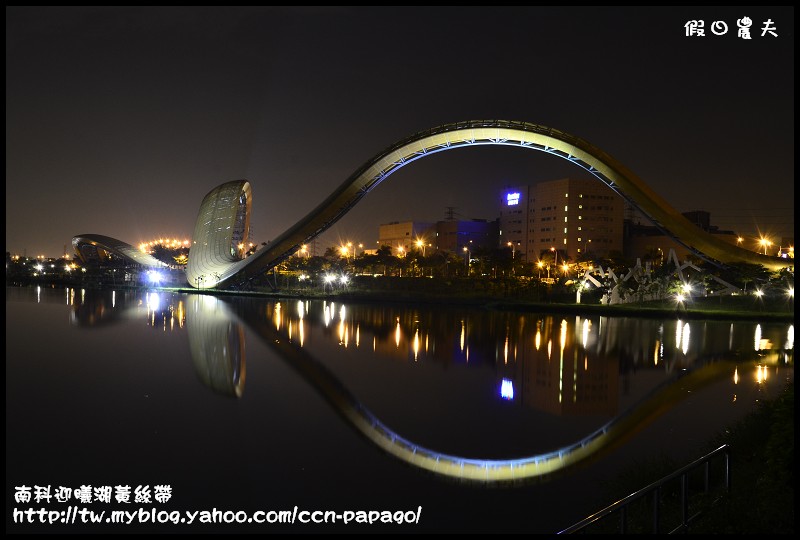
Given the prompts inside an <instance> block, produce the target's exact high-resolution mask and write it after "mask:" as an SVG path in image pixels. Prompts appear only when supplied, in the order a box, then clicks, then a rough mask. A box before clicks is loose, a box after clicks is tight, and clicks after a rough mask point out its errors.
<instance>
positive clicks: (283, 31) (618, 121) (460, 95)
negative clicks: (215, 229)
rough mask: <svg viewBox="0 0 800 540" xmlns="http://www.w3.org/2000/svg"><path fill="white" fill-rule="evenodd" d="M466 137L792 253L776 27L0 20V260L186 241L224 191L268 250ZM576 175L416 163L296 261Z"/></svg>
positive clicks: (679, 13)
mask: <svg viewBox="0 0 800 540" xmlns="http://www.w3.org/2000/svg"><path fill="white" fill-rule="evenodd" d="M745 16H747V17H749V18H750V19H752V21H753V25H752V27H751V35H752V39H751V40H749V41H748V40H743V39H740V38H738V37H737V26H736V21H737V19H740V18H742V17H745ZM690 19H703V20H704V21H705V31H706V36H705V37H693V38H690V37H686V35H685V29H684V24H685V23H686V22H687V21H688V20H690ZM768 19H771V20H772V22H773V23H774V27H775V31H776V32H777V34H778V36H777V37H773V36H771V35H769V34H767V35H766V36H763V37H762V35H761V34H762V28H763V26H764V22H765V21H767V20H768ZM717 20H722V21H725V22H726V23H727V24H728V26H729V30H728V33H727V34H725V35H722V36H715V35H713V34H712V33H711V32H710V26H711V23H712V21H717ZM471 119H506V120H521V121H527V122H532V123H535V124H542V125H545V126H549V127H554V128H557V129H560V130H562V131H565V132H567V133H570V134H573V135H576V136H578V137H581V138H583V139H586V140H587V141H589V142H590V143H592V144H594V145H595V146H598V147H600V148H601V149H603V150H605V151H606V152H608V153H609V154H611V155H612V156H614V157H615V158H617V159H618V160H620V161H621V162H623V163H624V164H625V165H627V166H628V167H629V168H630V169H632V170H633V171H634V172H635V173H636V174H638V175H639V176H640V177H641V178H642V179H644V180H645V182H647V183H648V184H649V185H651V186H652V188H653V189H654V190H655V191H656V192H657V193H659V194H660V195H662V196H663V197H664V198H665V199H666V200H667V201H669V202H670V203H671V204H672V205H673V206H674V207H675V208H677V209H678V210H680V211H690V210H701V209H702V210H708V211H710V212H711V219H712V224H716V225H719V226H720V227H722V228H725V229H733V230H735V231H736V232H738V233H740V234H743V235H745V236H748V237H753V236H756V235H757V234H758V233H759V232H761V233H767V234H770V235H772V236H773V237H774V238H775V239H776V240H778V241H779V237H780V236H787V237H788V236H792V237H793V236H794V9H793V8H791V7H769V6H758V7H741V8H740V7H735V8H730V7H680V8H586V7H564V8H536V7H531V8H425V7H406V8H352V7H351V8H345V7H329V8H312V7H305V8H274V7H232V8H227V7H223V8H219V7H217V8H213V7H212V8H203V7H200V8H198V7H189V8H179V7H176V8H159V7H155V8H154V7H128V8H118V7H77V8H76V7H6V250H7V251H10V252H12V253H19V254H22V253H23V251H26V253H27V255H28V256H33V255H38V254H44V255H47V256H57V255H59V254H60V253H61V252H62V250H63V246H64V245H67V247H68V248H69V244H70V241H71V239H72V237H73V236H75V235H78V234H85V233H97V234H105V235H108V236H113V237H115V238H119V239H121V240H124V241H126V242H129V243H131V244H137V243H139V242H140V241H145V240H151V239H153V238H158V237H159V236H165V235H169V236H177V237H179V238H181V239H183V238H189V236H190V235H191V234H192V231H193V228H194V222H195V219H196V214H197V210H198V208H199V205H200V201H201V200H202V198H203V197H204V196H205V195H206V193H208V192H209V191H210V190H211V189H213V188H214V187H215V186H217V185H219V184H221V183H223V182H226V181H229V180H236V179H241V178H246V179H248V180H249V181H250V182H251V184H252V187H253V219H252V239H253V240H254V241H256V242H259V243H260V242H263V241H268V240H271V239H272V238H274V237H275V236H277V235H278V234H280V233H281V232H283V231H284V230H285V229H286V228H288V227H289V226H291V225H292V224H293V223H294V222H295V221H297V220H299V219H300V218H302V217H303V216H305V215H306V214H307V213H308V212H309V211H310V210H311V209H313V208H314V207H315V206H317V204H319V203H320V202H321V201H322V200H323V199H324V198H325V197H326V196H327V195H328V194H329V193H330V192H331V191H333V190H334V189H335V188H336V187H338V186H339V185H340V184H341V183H342V182H343V181H344V180H345V179H346V178H347V177H348V176H349V175H350V174H351V173H352V172H353V171H355V170H356V169H357V168H358V167H359V166H361V165H362V164H363V163H364V162H366V161H368V160H369V159H370V158H372V157H373V156H374V155H375V154H377V153H378V152H380V151H382V150H383V149H384V148H386V147H388V146H389V145H391V144H393V143H394V142H396V141H398V140H400V139H402V138H404V137H406V136H408V135H411V134H413V133H415V132H418V131H422V130H426V129H428V128H431V127H434V126H437V125H440V124H445V123H450V122H457V121H462V120H471ZM584 174H585V173H583V171H581V170H580V169H578V168H577V167H574V166H572V165H570V164H569V163H567V162H566V161H564V160H560V159H557V158H554V157H552V156H547V155H544V154H542V153H539V152H534V151H522V150H520V149H511V148H502V147H491V148H478V149H473V150H469V151H468V150H465V149H459V150H453V151H451V152H445V153H441V154H437V155H434V156H431V157H428V158H426V159H423V160H420V161H418V162H415V163H414V164H412V165H410V166H407V167H405V168H403V169H402V170H401V171H399V172H397V173H395V174H394V175H392V176H391V177H390V178H389V179H388V180H387V181H386V182H384V183H383V184H381V185H380V186H378V187H377V188H376V189H375V190H374V191H373V192H372V193H370V194H369V195H368V196H367V197H366V198H365V199H364V200H362V201H361V203H359V205H358V206H357V207H356V208H355V209H354V210H353V211H352V212H351V213H350V214H348V215H347V216H346V217H345V218H343V219H342V220H341V221H339V222H338V223H337V224H336V225H335V226H334V227H333V228H332V229H331V230H330V232H329V233H326V235H325V236H324V237H323V238H322V239H321V240H322V241H321V242H320V246H319V248H318V249H319V250H320V251H321V250H322V249H324V247H325V246H327V245H330V244H332V243H334V242H336V241H337V239H339V238H341V239H342V240H350V241H353V242H355V243H358V242H362V243H364V244H365V247H374V245H375V242H376V240H377V235H378V225H379V224H380V223H387V222H390V221H404V220H411V219H415V220H420V221H436V220H439V219H443V218H444V217H445V210H446V207H448V206H453V207H456V211H457V212H458V213H459V214H460V215H461V217H462V218H465V219H468V218H487V219H494V218H496V217H497V216H498V215H499V208H498V206H497V203H496V201H497V199H498V196H499V194H498V191H499V189H500V188H502V187H503V186H506V185H514V184H527V183H535V182H537V181H541V180H552V179H556V178H562V177H565V176H584Z"/></svg>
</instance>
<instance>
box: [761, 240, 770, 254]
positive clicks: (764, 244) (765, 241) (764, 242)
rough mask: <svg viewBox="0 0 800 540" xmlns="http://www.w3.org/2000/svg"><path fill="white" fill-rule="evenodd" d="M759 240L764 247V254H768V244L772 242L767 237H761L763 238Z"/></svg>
mask: <svg viewBox="0 0 800 540" xmlns="http://www.w3.org/2000/svg"><path fill="white" fill-rule="evenodd" d="M758 242H759V243H760V244H761V245H762V246H763V247H764V255H766V254H767V246H771V245H772V242H770V241H769V240H767V239H766V238H761V240H759V241H758Z"/></svg>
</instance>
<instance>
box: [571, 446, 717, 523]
mask: <svg viewBox="0 0 800 540" xmlns="http://www.w3.org/2000/svg"><path fill="white" fill-rule="evenodd" d="M730 455H731V453H730V446H729V445H727V444H725V445H722V446H720V447H719V448H717V449H716V450H714V451H713V452H710V453H708V454H706V455H705V456H703V457H701V458H700V459H697V460H695V461H693V462H692V463H690V464H688V465H686V466H685V467H683V468H681V469H678V470H677V471H675V472H674V473H672V474H670V475H669V476H665V477H664V478H662V479H661V480H658V481H656V482H654V483H652V484H650V485H649V486H647V487H645V488H643V489H640V490H639V491H637V492H635V493H632V494H630V495H628V496H627V497H625V498H624V499H620V500H619V501H617V502H615V503H614V504H612V505H610V506H607V507H606V508H604V509H602V510H600V511H599V512H597V513H595V514H592V515H591V516H589V517H587V518H585V519H583V520H581V521H579V522H578V523H576V524H575V525H572V526H571V527H568V528H566V529H564V530H563V531H561V532H559V533H558V534H572V533H578V532H587V531H586V529H587V527H589V526H590V525H592V524H596V523H597V522H599V521H600V520H602V519H603V518H606V517H609V516H611V515H613V514H619V524H618V530H617V532H618V533H621V534H625V533H627V532H628V526H629V522H630V512H629V509H630V506H631V505H632V504H633V503H636V502H639V501H641V500H642V499H644V498H645V497H647V496H652V506H653V508H652V513H653V514H652V519H653V530H652V532H653V533H654V534H658V533H660V532H662V531H661V523H660V522H661V520H662V510H663V508H662V506H663V505H664V504H665V503H664V501H663V500H662V495H663V492H664V486H665V484H667V483H669V482H671V481H673V480H676V479H680V494H679V501H678V502H679V505H680V524H679V525H678V526H677V527H675V528H674V529H672V530H671V531H669V533H670V534H673V533H676V532H680V531H684V530H686V529H687V528H688V527H689V524H690V523H691V522H692V521H693V520H695V519H696V518H697V517H699V516H700V514H701V513H702V510H698V511H696V512H695V513H693V514H691V515H690V512H689V499H690V498H691V494H690V490H689V474H690V473H691V472H693V471H694V470H695V469H698V468H699V467H703V468H704V470H703V493H708V492H709V487H710V464H711V461H712V460H713V459H714V458H716V457H720V456H722V458H723V460H724V471H723V475H724V487H725V490H726V491H727V492H730V489H731V459H730ZM636 532H640V531H636ZM642 532H645V531H642Z"/></svg>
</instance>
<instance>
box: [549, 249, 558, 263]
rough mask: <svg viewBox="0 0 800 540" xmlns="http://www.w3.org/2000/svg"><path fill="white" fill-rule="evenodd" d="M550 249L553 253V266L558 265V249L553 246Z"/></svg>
mask: <svg viewBox="0 0 800 540" xmlns="http://www.w3.org/2000/svg"><path fill="white" fill-rule="evenodd" d="M550 251H552V252H553V253H554V254H555V260H554V261H553V266H558V250H557V249H556V248H554V247H551V248H550Z"/></svg>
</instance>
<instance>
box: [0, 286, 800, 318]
mask: <svg viewBox="0 0 800 540" xmlns="http://www.w3.org/2000/svg"><path fill="white" fill-rule="evenodd" d="M33 286H48V287H82V288H91V289H95V290H111V289H115V290H120V289H124V290H142V291H148V290H157V291H164V292H172V293H183V294H210V295H214V296H234V297H255V298H263V299H270V300H275V299H282V298H291V299H306V300H328V301H346V302H357V303H370V304H372V303H381V304H387V303H391V304H406V305H421V306H435V305H439V306H448V307H469V308H474V309H485V310H496V311H501V310H507V311H519V312H528V313H530V312H541V313H571V314H594V315H602V316H616V317H633V316H635V317H645V318H676V319H713V320H759V321H761V320H769V321H776V322H792V321H794V300H793V299H770V300H766V301H764V300H760V299H758V300H756V299H754V298H753V297H749V296H724V297H719V296H718V297H697V298H694V299H692V300H691V302H687V303H686V304H675V303H674V302H672V301H670V300H655V301H648V302H633V303H626V304H614V305H603V304H596V303H580V304H579V303H575V302H571V303H570V302H563V301H561V302H559V301H549V302H542V301H535V300H528V299H524V298H519V297H515V296H514V295H503V296H499V295H478V294H474V295H472V294H465V293H463V292H462V293H459V294H454V295H452V296H443V295H441V294H435V293H431V292H428V291H413V290H402V291H386V290H381V291H376V290H358V289H351V290H339V291H331V292H325V291H318V290H308V289H306V290H297V289H292V290H283V291H281V290H278V291H231V290H221V289H202V290H200V289H195V288H192V287H169V286H138V285H137V286H130V285H116V286H112V285H105V284H92V285H89V286H87V284H71V283H55V282H49V283H26V284H14V283H6V287H19V288H24V287H33Z"/></svg>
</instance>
